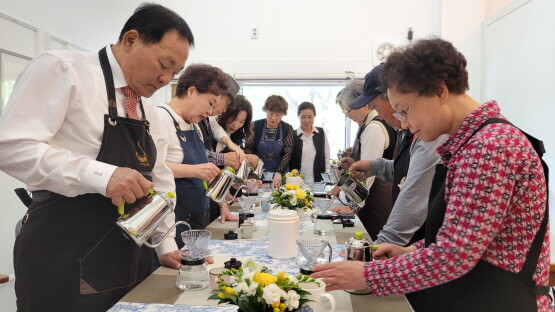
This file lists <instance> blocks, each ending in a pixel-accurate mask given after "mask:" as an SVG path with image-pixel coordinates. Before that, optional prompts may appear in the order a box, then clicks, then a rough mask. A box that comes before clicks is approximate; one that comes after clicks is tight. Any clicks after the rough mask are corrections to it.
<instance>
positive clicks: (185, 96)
mask: <svg viewBox="0 0 555 312" xmlns="http://www.w3.org/2000/svg"><path fill="white" fill-rule="evenodd" d="M226 79H227V77H226V74H225V73H224V72H222V71H221V70H220V69H219V68H217V67H213V66H210V65H206V64H192V65H189V66H188V67H187V68H186V69H185V71H184V72H183V74H182V75H181V76H180V77H179V80H178V82H177V89H176V93H175V97H174V98H173V99H172V100H171V101H170V102H169V103H168V104H164V105H160V106H159V108H160V111H159V115H160V118H161V119H163V122H165V125H166V130H167V131H166V132H167V135H166V137H167V138H168V141H169V148H168V158H167V160H166V164H167V166H168V167H169V168H170V169H171V170H172V171H173V175H174V177H175V187H176V193H177V204H176V207H175V217H176V221H187V222H188V223H189V224H190V225H191V228H193V229H204V228H205V227H206V226H207V225H208V221H209V213H210V210H209V199H208V197H206V196H204V187H203V183H202V180H206V181H210V180H212V179H214V178H215V177H216V176H217V175H218V173H219V171H220V170H219V169H218V167H216V166H215V165H214V164H212V163H210V162H208V159H207V157H206V150H205V148H204V143H203V141H202V137H201V132H200V130H199V127H198V125H197V123H198V122H200V121H201V120H202V119H204V118H207V117H208V116H210V114H211V113H212V109H213V107H214V106H215V105H216V103H217V102H218V101H219V100H220V98H221V96H222V94H223V93H225V91H226V89H227V82H226ZM185 230H188V228H187V226H185V225H178V226H177V233H178V235H176V242H177V245H178V247H179V248H181V247H183V242H182V240H181V237H180V235H179V233H181V232H182V231H185Z"/></svg>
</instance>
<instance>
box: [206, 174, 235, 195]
mask: <svg viewBox="0 0 555 312" xmlns="http://www.w3.org/2000/svg"><path fill="white" fill-rule="evenodd" d="M234 181H235V174H234V173H233V171H232V170H230V168H226V169H224V170H221V171H220V173H219V174H218V175H217V176H216V177H215V178H214V180H212V182H210V185H206V184H207V183H206V184H205V189H206V191H205V192H204V195H205V196H206V197H208V198H210V199H211V200H213V201H215V202H217V203H223V202H224V201H225V195H226V194H227V192H228V191H229V189H230V188H231V186H232V185H233V183H234Z"/></svg>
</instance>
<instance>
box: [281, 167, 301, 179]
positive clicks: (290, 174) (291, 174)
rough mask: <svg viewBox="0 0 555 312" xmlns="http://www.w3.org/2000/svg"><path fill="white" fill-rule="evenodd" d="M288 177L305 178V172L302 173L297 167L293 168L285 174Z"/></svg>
mask: <svg viewBox="0 0 555 312" xmlns="http://www.w3.org/2000/svg"><path fill="white" fill-rule="evenodd" d="M285 177H286V178H294V177H299V178H301V179H304V174H302V173H300V172H299V170H297V169H293V170H291V172H287V173H286V174H285Z"/></svg>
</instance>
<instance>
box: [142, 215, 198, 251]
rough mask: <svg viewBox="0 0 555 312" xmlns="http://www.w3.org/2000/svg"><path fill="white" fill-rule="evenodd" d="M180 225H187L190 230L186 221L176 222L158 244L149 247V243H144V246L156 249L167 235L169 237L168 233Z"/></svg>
mask: <svg viewBox="0 0 555 312" xmlns="http://www.w3.org/2000/svg"><path fill="white" fill-rule="evenodd" d="M180 224H187V225H188V226H189V228H191V225H189V223H187V222H186V221H178V222H175V223H174V224H173V225H172V226H171V227H170V228H169V230H168V231H167V232H166V234H164V236H163V237H162V239H161V240H160V241H159V242H158V243H156V244H153V245H151V244H150V243H149V242H145V243H144V244H145V245H147V246H148V247H150V248H156V247H158V246H160V244H162V242H163V241H164V240H165V239H166V237H168V235H170V232H171V231H172V230H173V229H174V228H175V227H176V226H178V225H180Z"/></svg>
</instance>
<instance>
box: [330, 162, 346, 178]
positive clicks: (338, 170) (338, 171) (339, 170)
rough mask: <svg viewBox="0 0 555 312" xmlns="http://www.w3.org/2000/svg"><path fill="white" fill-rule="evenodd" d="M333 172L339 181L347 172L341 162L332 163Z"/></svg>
mask: <svg viewBox="0 0 555 312" xmlns="http://www.w3.org/2000/svg"><path fill="white" fill-rule="evenodd" d="M330 168H331V172H332V173H333V177H334V181H339V179H340V178H341V177H342V176H343V174H344V173H345V169H343V168H342V167H341V163H340V162H339V163H332V164H331V165H330Z"/></svg>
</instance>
